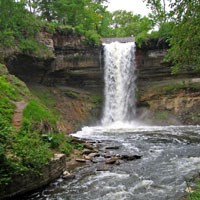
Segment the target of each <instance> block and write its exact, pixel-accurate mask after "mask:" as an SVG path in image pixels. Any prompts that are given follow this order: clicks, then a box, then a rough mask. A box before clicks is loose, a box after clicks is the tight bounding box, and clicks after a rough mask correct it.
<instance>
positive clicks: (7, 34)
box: [0, 30, 15, 47]
mask: <svg viewBox="0 0 200 200" xmlns="http://www.w3.org/2000/svg"><path fill="white" fill-rule="evenodd" d="M0 41H1V43H0V46H2V47H10V46H12V45H13V44H14V42H15V37H14V32H13V31H12V30H3V31H1V32H0Z"/></svg>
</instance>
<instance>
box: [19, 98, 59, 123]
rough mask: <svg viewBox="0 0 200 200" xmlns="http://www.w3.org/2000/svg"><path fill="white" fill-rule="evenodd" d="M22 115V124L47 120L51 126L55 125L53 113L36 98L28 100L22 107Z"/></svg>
mask: <svg viewBox="0 0 200 200" xmlns="http://www.w3.org/2000/svg"><path fill="white" fill-rule="evenodd" d="M23 116H24V123H23V125H24V126H25V125H27V124H32V125H34V124H37V123H41V122H47V123H49V124H50V125H52V126H55V125H56V117H55V116H54V115H53V113H52V112H51V111H50V110H49V109H48V108H47V107H45V106H44V105H42V104H41V103H40V101H39V100H36V99H32V100H30V101H29V103H28V105H27V106H26V108H25V109H24V112H23Z"/></svg>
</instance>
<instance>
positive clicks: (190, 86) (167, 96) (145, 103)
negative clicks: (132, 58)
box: [136, 40, 200, 125]
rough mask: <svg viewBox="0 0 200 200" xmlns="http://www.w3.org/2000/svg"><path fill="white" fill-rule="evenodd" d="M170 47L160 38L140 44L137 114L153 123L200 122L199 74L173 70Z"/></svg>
mask: <svg viewBox="0 0 200 200" xmlns="http://www.w3.org/2000/svg"><path fill="white" fill-rule="evenodd" d="M167 49H168V45H167V44H166V42H164V41H158V40H157V41H156V40H155V41H150V43H148V44H147V45H143V46H142V47H140V48H139V47H137V50H136V62H137V69H138V80H137V82H138V116H139V117H141V118H143V120H144V119H145V121H146V122H149V123H153V124H163V125H164V124H177V123H179V124H199V123H200V114H199V113H200V110H199V105H200V97H199V94H200V93H199V89H200V74H197V73H194V72H190V73H189V72H182V73H180V74H178V75H173V74H171V65H170V63H166V62H165V61H164V57H165V55H166V53H167Z"/></svg>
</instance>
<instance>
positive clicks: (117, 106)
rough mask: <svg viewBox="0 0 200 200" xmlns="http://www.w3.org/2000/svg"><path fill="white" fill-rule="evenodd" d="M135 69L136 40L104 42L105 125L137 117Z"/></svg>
mask: <svg viewBox="0 0 200 200" xmlns="http://www.w3.org/2000/svg"><path fill="white" fill-rule="evenodd" d="M135 69H136V64H135V43H134V42H128V43H119V42H113V43H111V44H104V81H105V89H104V96H105V103H104V111H103V118H102V124H103V125H108V124H111V123H112V122H117V121H120V122H128V121H130V120H132V119H133V118H134V117H135V113H136V109H135V90H136V85H135V80H136V74H135Z"/></svg>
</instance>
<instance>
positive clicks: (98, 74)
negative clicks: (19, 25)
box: [6, 30, 200, 124]
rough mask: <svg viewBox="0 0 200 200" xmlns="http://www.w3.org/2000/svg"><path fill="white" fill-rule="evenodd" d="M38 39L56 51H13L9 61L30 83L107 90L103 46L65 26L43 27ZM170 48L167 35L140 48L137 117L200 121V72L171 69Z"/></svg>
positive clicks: (154, 119) (18, 73)
mask: <svg viewBox="0 0 200 200" xmlns="http://www.w3.org/2000/svg"><path fill="white" fill-rule="evenodd" d="M38 40H40V41H41V42H42V43H44V44H45V45H46V46H47V47H48V48H49V50H50V51H51V52H52V56H49V57H45V58H41V57H35V56H32V55H24V54H21V53H19V52H18V53H17V54H15V55H14V56H9V57H7V58H6V63H7V66H8V69H9V71H10V72H11V73H12V74H15V75H17V76H18V77H19V78H21V79H22V80H24V81H25V82H26V83H40V84H43V85H47V86H55V85H57V86H70V87H75V88H78V89H84V90H87V91H95V93H96V94H98V95H102V91H103V85H104V81H103V48H102V46H101V45H99V46H95V45H88V44H86V43H85V40H84V37H83V36H81V35H79V34H77V33H75V32H73V31H63V30H57V32H56V33H54V34H50V33H47V32H45V31H44V32H42V33H40V35H38ZM168 48H169V46H168V44H167V43H166V42H165V41H163V40H150V41H148V42H147V43H146V44H143V45H142V46H141V47H138V46H137V47H136V63H137V73H138V79H137V85H138V117H140V118H145V119H146V120H147V121H149V119H153V120H150V121H152V122H153V123H156V124H157V123H159V124H165V123H168V124H174V123H184V124H185V123H187V124H196V123H199V122H200V119H199V117H198V112H197V110H198V109H197V107H198V105H199V99H198V85H197V84H196V82H199V79H198V78H200V74H195V73H192V72H182V73H181V74H179V75H173V74H171V65H170V63H166V62H165V61H164V57H165V55H166V53H167V49H168ZM194 82H195V84H194ZM185 83H187V84H185ZM188 84H189V85H188ZM177 87H178V88H179V89H177ZM188 87H189V89H188ZM193 87H195V91H194V90H193V89H192V88H193ZM162 88H164V89H166V88H167V92H163V90H164V89H163V90H162V91H161V89H162ZM169 88H171V90H170V89H169ZM183 102H184V103H183ZM194 111H195V112H194ZM147 113H148V114H147ZM191 113H193V114H191ZM195 113H196V114H195Z"/></svg>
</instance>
